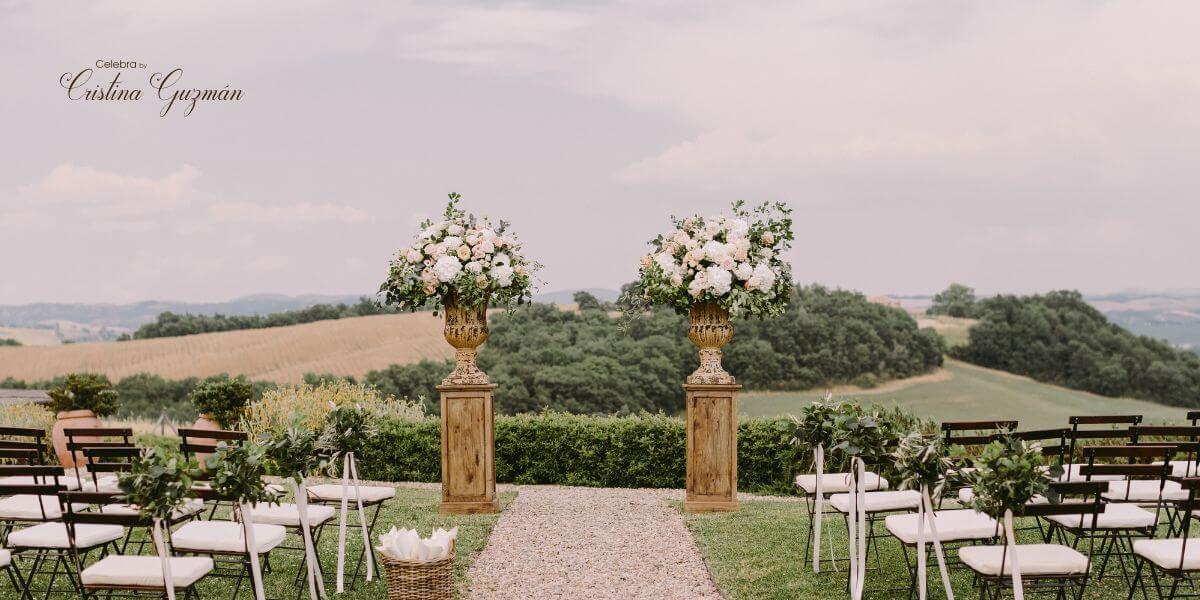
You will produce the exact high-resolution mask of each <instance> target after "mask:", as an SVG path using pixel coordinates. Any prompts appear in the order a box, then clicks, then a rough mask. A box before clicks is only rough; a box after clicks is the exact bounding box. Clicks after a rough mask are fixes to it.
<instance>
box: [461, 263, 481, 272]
mask: <svg viewBox="0 0 1200 600" xmlns="http://www.w3.org/2000/svg"><path fill="white" fill-rule="evenodd" d="M465 268H466V269H467V271H470V272H471V273H482V272H483V263H481V262H479V261H477V260H473V261H471V262H469V263H467V266H466V267H465Z"/></svg>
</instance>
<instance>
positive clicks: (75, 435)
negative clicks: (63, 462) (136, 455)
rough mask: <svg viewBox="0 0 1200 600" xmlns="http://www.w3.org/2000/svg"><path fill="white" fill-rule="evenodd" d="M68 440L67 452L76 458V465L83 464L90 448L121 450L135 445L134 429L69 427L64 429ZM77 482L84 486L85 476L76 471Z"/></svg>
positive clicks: (64, 434)
mask: <svg viewBox="0 0 1200 600" xmlns="http://www.w3.org/2000/svg"><path fill="white" fill-rule="evenodd" d="M63 436H65V437H66V438H67V452H70V453H71V455H72V456H73V457H75V464H80V463H82V462H83V459H84V454H83V451H84V450H86V449H88V448H119V447H128V446H132V445H133V429H132V428H130V427H68V428H66V429H63ZM75 482H76V483H78V484H79V485H80V486H82V485H83V475H82V474H80V473H79V470H78V469H76V470H75Z"/></svg>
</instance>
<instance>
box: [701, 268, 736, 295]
mask: <svg viewBox="0 0 1200 600" xmlns="http://www.w3.org/2000/svg"><path fill="white" fill-rule="evenodd" d="M705 273H706V274H707V275H708V288H709V289H710V290H712V292H713V293H714V294H716V295H718V296H724V295H725V294H728V293H729V288H730V286H732V284H733V273H730V272H729V271H726V270H725V269H722V268H721V267H709V268H708V270H707V271H705Z"/></svg>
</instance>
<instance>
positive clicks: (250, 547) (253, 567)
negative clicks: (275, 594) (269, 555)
mask: <svg viewBox="0 0 1200 600" xmlns="http://www.w3.org/2000/svg"><path fill="white" fill-rule="evenodd" d="M241 509H242V531H244V532H246V554H248V555H249V556H250V581H252V582H253V583H254V599H255V600H266V595H265V594H264V593H263V579H262V566H261V565H259V564H258V542H256V541H255V540H254V517H253V516H252V515H251V514H250V505H249V504H242V506H241Z"/></svg>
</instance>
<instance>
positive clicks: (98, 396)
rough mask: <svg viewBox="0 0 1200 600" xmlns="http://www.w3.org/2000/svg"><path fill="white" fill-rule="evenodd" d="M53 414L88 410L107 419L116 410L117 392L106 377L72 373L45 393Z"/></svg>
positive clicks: (94, 374)
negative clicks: (48, 396) (48, 397)
mask: <svg viewBox="0 0 1200 600" xmlns="http://www.w3.org/2000/svg"><path fill="white" fill-rule="evenodd" d="M47 393H48V394H49V395H50V404H48V405H47V407H48V408H49V409H50V410H51V411H53V412H56V413H57V412H64V411H68V410H90V411H92V412H93V413H95V414H96V416H97V417H107V416H108V415H111V414H113V413H114V412H116V410H117V397H118V396H117V390H115V389H113V385H112V382H111V381H109V380H108V377H106V376H104V375H99V374H96V373H72V374H70V375H67V376H66V378H64V379H63V381H62V383H60V384H59V385H56V386H54V387H53V388H51V389H50V391H49V392H47Z"/></svg>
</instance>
